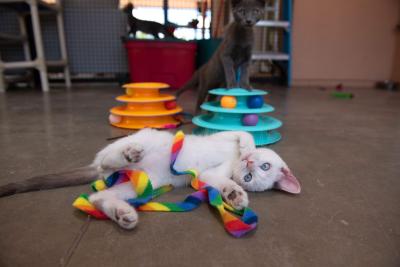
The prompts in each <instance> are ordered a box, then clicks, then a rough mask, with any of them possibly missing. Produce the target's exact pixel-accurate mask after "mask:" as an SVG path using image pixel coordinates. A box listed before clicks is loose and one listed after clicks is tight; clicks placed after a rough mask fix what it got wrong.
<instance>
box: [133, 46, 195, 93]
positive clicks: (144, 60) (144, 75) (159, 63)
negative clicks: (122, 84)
mask: <svg viewBox="0 0 400 267" xmlns="http://www.w3.org/2000/svg"><path fill="white" fill-rule="evenodd" d="M125 47H126V49H127V52H128V60H129V72H130V78H131V81H132V82H164V83H167V84H169V85H171V87H172V88H180V87H181V86H182V85H184V84H185V83H186V82H187V81H188V80H189V79H190V78H191V77H192V75H193V73H194V71H195V64H196V50H197V45H196V43H195V42H183V41H159V40H140V41H139V40H128V41H125Z"/></svg>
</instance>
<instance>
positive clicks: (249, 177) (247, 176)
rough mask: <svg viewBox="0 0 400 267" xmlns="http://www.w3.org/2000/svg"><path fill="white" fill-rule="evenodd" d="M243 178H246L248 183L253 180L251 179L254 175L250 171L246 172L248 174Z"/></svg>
mask: <svg viewBox="0 0 400 267" xmlns="http://www.w3.org/2000/svg"><path fill="white" fill-rule="evenodd" d="M243 179H244V181H245V182H246V183H248V182H250V181H251V179H253V175H252V174H251V173H248V174H246V175H245V176H244V177H243Z"/></svg>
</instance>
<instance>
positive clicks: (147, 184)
mask: <svg viewBox="0 0 400 267" xmlns="http://www.w3.org/2000/svg"><path fill="white" fill-rule="evenodd" d="M183 141H184V134H183V132H182V131H179V132H178V133H177V134H176V136H175V140H174V143H173V146H172V150H171V164H170V168H171V172H172V173H173V174H174V175H191V176H192V177H193V178H192V181H191V185H192V187H193V188H194V189H196V190H197V191H196V192H194V193H192V194H190V195H189V196H187V197H186V198H185V199H184V200H183V201H182V202H178V203H170V202H152V201H151V200H152V199H154V198H156V197H158V196H160V195H162V194H164V193H166V192H168V191H170V190H172V186H170V185H167V186H162V187H160V188H157V189H153V186H152V184H151V181H150V179H149V177H148V176H147V174H146V173H145V172H143V171H137V170H125V171H118V172H115V173H114V174H112V175H111V176H109V177H108V178H106V179H104V180H98V181H96V182H94V183H93V184H92V189H93V191H101V190H104V189H107V188H109V187H112V186H114V185H116V184H120V183H127V182H130V183H131V184H132V187H133V188H134V190H135V191H136V194H137V197H136V198H133V199H128V200H126V201H127V202H128V203H129V204H130V205H132V206H134V207H135V208H136V209H137V210H139V211H171V212H184V211H191V210H193V209H195V208H197V207H198V206H200V205H201V203H203V202H208V203H209V204H210V205H211V206H213V207H214V208H215V209H216V210H217V211H218V212H219V214H220V216H221V219H222V221H223V223H224V227H225V229H226V231H227V232H228V233H230V234H231V235H232V236H234V237H241V236H243V235H245V234H246V233H248V232H251V231H253V230H254V229H255V228H256V227H257V221H258V218H257V215H256V214H255V213H254V212H253V211H252V210H251V209H250V208H245V209H243V210H240V211H239V210H235V209H234V208H233V207H231V206H229V205H228V204H227V203H225V202H224V201H223V200H222V196H221V194H220V193H219V191H218V190H217V189H215V188H214V187H212V186H209V185H207V184H206V183H204V182H202V181H200V180H199V179H198V175H197V172H196V170H192V169H191V170H186V171H181V172H180V171H177V170H175V168H174V164H175V161H176V160H177V158H178V155H179V152H180V151H181V149H182V146H183ZM73 206H74V207H75V208H77V209H79V210H81V211H83V212H85V213H87V214H89V215H91V216H93V217H95V218H97V219H108V217H107V216H106V215H105V214H104V213H103V212H101V211H99V210H97V209H96V208H95V207H94V206H93V205H92V204H91V203H90V202H89V200H88V196H87V195H86V194H82V195H81V196H80V197H78V198H77V199H76V200H75V201H74V203H73ZM234 214H236V215H234Z"/></svg>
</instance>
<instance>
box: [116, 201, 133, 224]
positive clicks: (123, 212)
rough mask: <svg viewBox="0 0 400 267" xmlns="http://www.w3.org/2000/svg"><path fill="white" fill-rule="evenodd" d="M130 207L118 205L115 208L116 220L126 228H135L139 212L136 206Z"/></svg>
mask: <svg viewBox="0 0 400 267" xmlns="http://www.w3.org/2000/svg"><path fill="white" fill-rule="evenodd" d="M128 207H129V208H126V207H118V208H117V209H116V210H115V221H116V222H117V223H118V224H119V226H121V227H122V228H124V229H133V228H135V226H136V225H137V223H138V221H139V220H138V214H137V212H136V210H135V209H134V208H132V207H131V206H129V205H128Z"/></svg>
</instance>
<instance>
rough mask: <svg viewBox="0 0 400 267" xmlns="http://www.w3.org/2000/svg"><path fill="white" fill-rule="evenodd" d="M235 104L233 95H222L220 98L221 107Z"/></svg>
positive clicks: (231, 106) (233, 106) (230, 106)
mask: <svg viewBox="0 0 400 267" xmlns="http://www.w3.org/2000/svg"><path fill="white" fill-rule="evenodd" d="M236 104H237V101H236V98H235V97H234V96H227V95H226V96H223V97H222V98H221V107H223V108H235V107H236Z"/></svg>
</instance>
